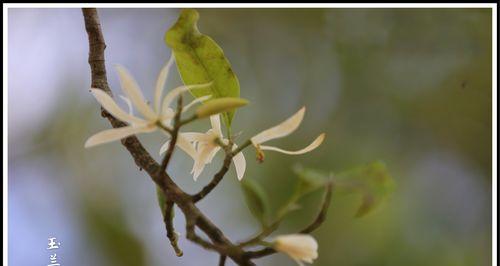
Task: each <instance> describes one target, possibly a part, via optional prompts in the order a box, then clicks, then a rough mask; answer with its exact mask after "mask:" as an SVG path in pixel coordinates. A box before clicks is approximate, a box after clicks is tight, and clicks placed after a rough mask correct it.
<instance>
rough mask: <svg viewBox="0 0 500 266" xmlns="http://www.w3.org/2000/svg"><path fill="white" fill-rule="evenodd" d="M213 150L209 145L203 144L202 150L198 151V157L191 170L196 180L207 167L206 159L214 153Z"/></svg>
mask: <svg viewBox="0 0 500 266" xmlns="http://www.w3.org/2000/svg"><path fill="white" fill-rule="evenodd" d="M212 150H213V148H212V147H210V146H208V145H202V146H201V148H200V150H199V151H198V155H197V157H196V160H195V161H194V165H193V170H191V173H192V174H193V179H194V181H196V179H198V176H200V174H201V172H203V168H205V164H206V161H207V159H208V158H209V156H210V154H211V153H212Z"/></svg>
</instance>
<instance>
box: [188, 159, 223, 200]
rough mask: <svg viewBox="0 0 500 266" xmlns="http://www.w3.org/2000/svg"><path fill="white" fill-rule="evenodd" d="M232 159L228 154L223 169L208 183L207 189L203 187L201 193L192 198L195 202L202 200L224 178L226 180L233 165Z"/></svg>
mask: <svg viewBox="0 0 500 266" xmlns="http://www.w3.org/2000/svg"><path fill="white" fill-rule="evenodd" d="M231 159H232V157H231V156H230V155H227V154H226V157H225V158H224V163H223V164H222V167H221V169H220V170H219V171H218V172H217V173H216V174H215V175H214V177H213V179H212V181H210V183H208V184H207V185H206V186H205V187H203V188H202V189H201V191H200V192H198V193H196V194H194V195H193V196H192V200H193V202H198V201H200V200H202V199H203V198H204V197H205V196H206V195H208V194H209V193H210V192H211V191H212V190H213V189H214V188H215V187H216V186H217V185H218V184H219V182H220V181H221V180H222V178H224V175H226V173H227V171H228V170H229V166H230V165H231Z"/></svg>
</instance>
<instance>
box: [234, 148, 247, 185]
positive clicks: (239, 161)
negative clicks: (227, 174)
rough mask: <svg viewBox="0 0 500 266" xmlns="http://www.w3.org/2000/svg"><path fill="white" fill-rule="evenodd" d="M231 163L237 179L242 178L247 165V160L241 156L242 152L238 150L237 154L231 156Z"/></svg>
mask: <svg viewBox="0 0 500 266" xmlns="http://www.w3.org/2000/svg"><path fill="white" fill-rule="evenodd" d="M235 146H236V145H235ZM236 148H237V147H236ZM233 163H234V168H235V169H236V176H237V177H238V180H241V179H243V175H245V169H246V167H247V162H246V160H245V156H243V152H238V154H236V155H235V156H234V157H233Z"/></svg>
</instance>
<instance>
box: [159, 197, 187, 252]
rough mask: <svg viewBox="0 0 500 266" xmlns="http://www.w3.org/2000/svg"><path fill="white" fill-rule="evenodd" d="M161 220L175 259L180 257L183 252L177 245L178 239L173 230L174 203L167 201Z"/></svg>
mask: <svg viewBox="0 0 500 266" xmlns="http://www.w3.org/2000/svg"><path fill="white" fill-rule="evenodd" d="M163 220H164V222H165V227H166V230H167V237H168V239H169V240H170V245H172V248H173V249H174V251H175V255H177V257H181V256H182V255H183V252H182V250H181V249H180V248H179V245H178V244H177V241H178V237H177V234H176V232H175V229H174V202H172V201H170V200H167V201H166V203H165V213H164V215H163Z"/></svg>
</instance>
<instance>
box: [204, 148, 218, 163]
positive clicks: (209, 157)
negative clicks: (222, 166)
mask: <svg viewBox="0 0 500 266" xmlns="http://www.w3.org/2000/svg"><path fill="white" fill-rule="evenodd" d="M215 145H217V144H215ZM219 150H220V146H219V145H217V146H215V147H213V148H212V152H211V153H210V155H208V158H207V160H206V161H205V164H209V163H211V162H212V160H213V159H214V157H215V155H216V154H217V152H218V151H219Z"/></svg>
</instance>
